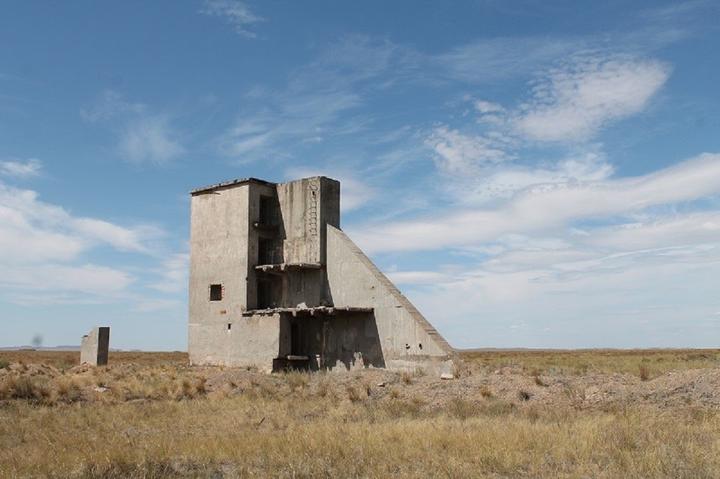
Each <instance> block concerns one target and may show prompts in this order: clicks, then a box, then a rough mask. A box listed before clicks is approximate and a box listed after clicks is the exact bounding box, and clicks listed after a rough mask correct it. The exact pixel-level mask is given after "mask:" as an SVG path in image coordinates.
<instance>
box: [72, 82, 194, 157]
mask: <svg viewBox="0 0 720 479" xmlns="http://www.w3.org/2000/svg"><path fill="white" fill-rule="evenodd" d="M80 116H81V117H82V118H83V119H84V120H85V121H87V122H90V123H100V122H102V123H104V124H106V125H108V126H110V127H111V128H112V129H113V130H114V131H115V132H116V134H117V135H118V144H117V147H116V149H117V152H118V154H119V155H120V156H121V157H122V158H124V159H125V160H128V161H131V162H134V163H145V162H147V163H153V164H156V165H162V164H165V163H168V162H170V161H171V160H174V159H175V158H177V157H179V156H180V155H182V154H183V153H185V147H184V146H183V144H182V142H181V141H180V138H179V135H178V134H177V132H176V131H175V130H174V129H173V128H172V125H171V124H170V117H169V116H168V115H164V114H154V113H152V112H151V111H150V109H149V108H148V107H147V105H145V104H143V103H133V102H130V101H128V100H126V99H125V98H124V97H123V96H122V95H121V94H120V93H118V92H116V91H114V90H105V91H104V92H103V93H102V94H101V95H100V97H99V98H98V99H97V100H96V101H95V102H94V104H93V105H91V106H89V107H87V108H83V109H81V110H80Z"/></svg>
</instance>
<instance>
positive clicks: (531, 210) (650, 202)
mask: <svg viewBox="0 0 720 479" xmlns="http://www.w3.org/2000/svg"><path fill="white" fill-rule="evenodd" d="M719 193H720V155H717V154H704V155H700V156H699V157H697V158H693V159H690V160H687V161H684V162H682V163H679V164H678V165H676V166H673V167H670V168H666V169H664V170H661V171H658V172H655V173H651V174H648V175H644V176H638V177H631V178H618V179H604V180H600V181H585V182H562V183H547V184H539V185H537V186H536V187H528V188H525V189H524V190H521V191H520V192H519V193H517V194H516V195H515V196H513V197H512V198H510V199H509V200H507V201H506V202H504V203H502V204H500V205H497V206H495V207H493V208H486V209H483V208H472V209H464V210H462V209H461V210H459V211H454V212H447V211H443V212H442V213H441V215H440V216H437V217H427V218H422V219H417V220H411V221H405V222H393V223H391V224H381V225H361V226H358V227H356V228H354V231H353V234H354V237H355V238H357V239H358V241H359V243H360V244H361V246H363V247H365V248H366V249H368V250H370V251H375V252H380V251H400V250H405V251H407V250H433V249H438V248H448V247H450V248H458V247H466V246H472V245H478V244H482V243H484V242H489V241H493V240H494V239H495V238H497V237H499V236H502V235H506V234H527V233H537V232H542V231H544V230H548V229H551V228H558V227H563V226H567V225H569V224H571V223H572V222H574V221H578V220H581V219H583V218H587V219H591V218H602V217H608V216H614V215H623V214H631V213H637V212H641V211H643V210H645V209H646V208H649V207H652V206H658V205H666V204H673V203H678V202H685V201H692V200H696V199H699V198H703V197H705V196H707V195H714V194H719Z"/></svg>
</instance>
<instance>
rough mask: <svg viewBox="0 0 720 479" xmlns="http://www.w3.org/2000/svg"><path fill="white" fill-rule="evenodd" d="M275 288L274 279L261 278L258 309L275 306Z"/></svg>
mask: <svg viewBox="0 0 720 479" xmlns="http://www.w3.org/2000/svg"><path fill="white" fill-rule="evenodd" d="M273 290H274V285H273V282H272V281H269V280H260V281H258V283H257V307H258V309H266V308H273V307H275V305H274V304H273V303H274V301H273Z"/></svg>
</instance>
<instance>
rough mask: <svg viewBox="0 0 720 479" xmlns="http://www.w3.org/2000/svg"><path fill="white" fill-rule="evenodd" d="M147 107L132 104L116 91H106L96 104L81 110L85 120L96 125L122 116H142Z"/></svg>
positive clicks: (140, 104)
mask: <svg viewBox="0 0 720 479" xmlns="http://www.w3.org/2000/svg"><path fill="white" fill-rule="evenodd" d="M146 110H147V106H146V105H144V104H142V103H132V102H129V101H127V100H125V98H124V97H123V96H122V94H120V93H119V92H116V91H114V90H105V91H104V92H102V94H101V95H100V98H98V99H97V100H96V101H95V103H94V104H93V105H91V106H89V107H86V108H82V109H81V110H80V116H81V117H82V119H83V120H85V121H88V122H91V123H94V122H98V121H107V120H110V119H112V118H115V117H117V116H120V115H126V114H142V113H144V112H145V111H146Z"/></svg>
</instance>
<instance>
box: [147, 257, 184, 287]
mask: <svg viewBox="0 0 720 479" xmlns="http://www.w3.org/2000/svg"><path fill="white" fill-rule="evenodd" d="M189 263H190V255H189V254H188V253H176V254H174V255H172V256H170V257H169V258H167V259H166V260H165V261H163V263H162V268H161V269H160V270H158V271H157V272H158V273H159V275H160V278H161V280H160V281H159V282H156V283H154V284H152V285H151V288H153V289H156V290H158V291H162V292H164V293H180V292H183V291H186V290H187V286H188V269H189V266H188V265H189Z"/></svg>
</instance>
